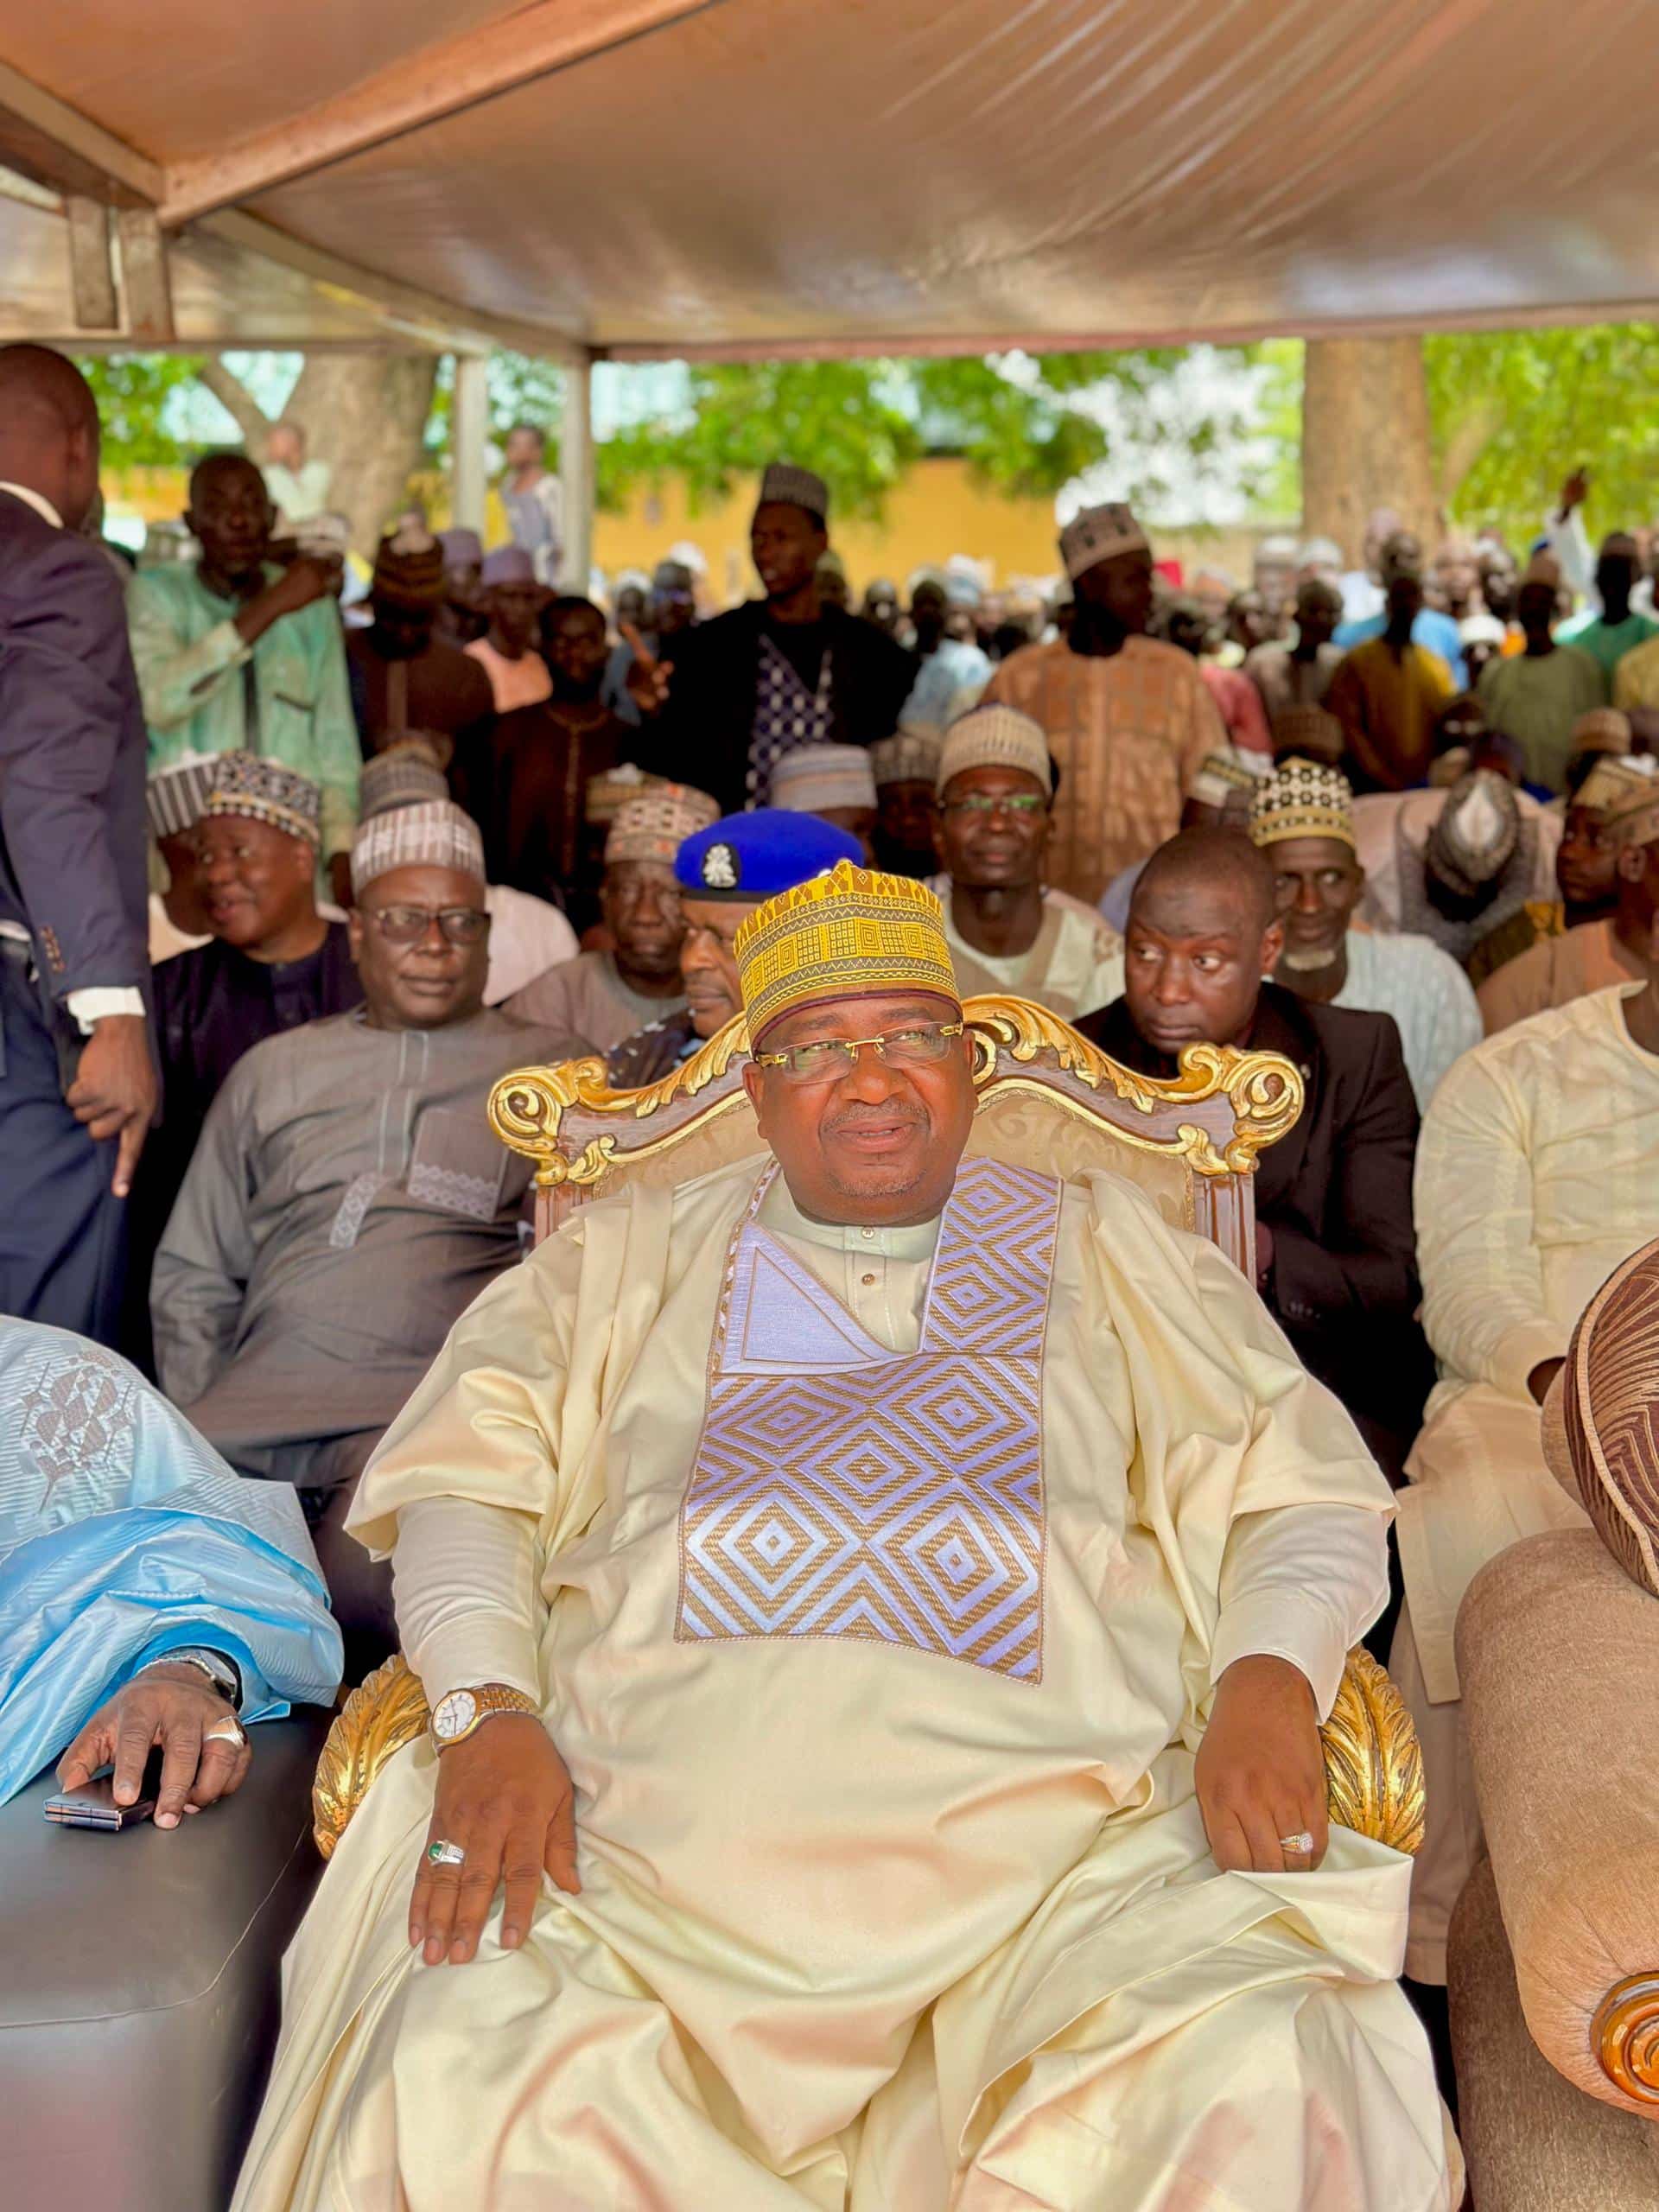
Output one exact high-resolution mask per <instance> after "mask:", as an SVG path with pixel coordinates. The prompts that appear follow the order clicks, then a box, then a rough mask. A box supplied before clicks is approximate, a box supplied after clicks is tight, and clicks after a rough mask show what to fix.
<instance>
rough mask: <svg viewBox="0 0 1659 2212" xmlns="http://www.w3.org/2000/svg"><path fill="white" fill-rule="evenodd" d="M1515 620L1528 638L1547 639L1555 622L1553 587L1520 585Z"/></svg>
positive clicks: (1540, 583) (1547, 584)
mask: <svg viewBox="0 0 1659 2212" xmlns="http://www.w3.org/2000/svg"><path fill="white" fill-rule="evenodd" d="M1515 619H1516V621H1517V622H1519V624H1520V625H1521V627H1522V629H1523V630H1524V631H1525V632H1526V633H1527V635H1528V637H1529V638H1547V637H1548V635H1549V633H1550V630H1551V628H1552V627H1553V626H1554V620H1555V587H1554V584H1552V583H1542V582H1535V583H1528V584H1522V587H1521V589H1520V591H1519V593H1518V594H1516V602H1515Z"/></svg>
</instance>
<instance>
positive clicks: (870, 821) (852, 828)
mask: <svg viewBox="0 0 1659 2212" xmlns="http://www.w3.org/2000/svg"><path fill="white" fill-rule="evenodd" d="M812 811H813V813H814V814H816V815H817V817H818V819H819V821H820V822H827V823H829V825H830V827H831V829H844V830H845V831H846V832H847V835H848V836H849V837H856V838H857V840H858V842H859V843H860V844H861V845H862V847H863V848H864V861H863V865H864V866H865V867H866V868H874V866H875V844H874V838H875V820H876V810H875V809H874V807H873V806H815V807H814V808H813V810H812Z"/></svg>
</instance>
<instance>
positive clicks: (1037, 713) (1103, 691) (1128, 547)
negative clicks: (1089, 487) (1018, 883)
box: [985, 500, 1227, 906]
mask: <svg viewBox="0 0 1659 2212" xmlns="http://www.w3.org/2000/svg"><path fill="white" fill-rule="evenodd" d="M1060 558H1061V560H1062V562H1063V563H1065V573H1066V575H1068V576H1069V577H1070V578H1071V584H1072V588H1073V590H1074V591H1075V593H1076V595H1077V611H1076V613H1074V615H1073V617H1072V620H1071V630H1070V632H1068V634H1067V635H1066V636H1065V637H1064V638H1057V639H1054V640H1053V642H1052V644H1049V645H1027V646H1026V648H1025V649H1024V651H1023V652H1017V653H1014V654H1011V655H1010V657H1009V658H1007V660H1005V661H1004V662H1003V663H1002V664H1001V667H1000V668H999V669H998V670H997V671H996V673H995V675H994V676H993V677H992V678H991V680H990V683H989V684H988V687H987V690H986V693H985V697H986V700H987V701H992V700H995V701H999V702H1001V704H1002V705H1004V706H1007V707H1018V708H1019V709H1020V712H1021V713H1022V714H1027V715H1031V716H1032V718H1033V721H1038V722H1039V723H1040V724H1041V725H1042V727H1043V728H1044V729H1045V730H1046V732H1047V734H1048V747H1049V751H1050V752H1051V753H1052V754H1053V756H1054V758H1055V760H1057V761H1058V764H1059V769H1060V791H1059V795H1058V799H1057V801H1056V804H1055V808H1054V831H1053V838H1052V842H1051V844H1050V846H1049V867H1050V871H1051V875H1052V880H1053V882H1054V883H1055V884H1056V885H1057V886H1058V887H1059V888H1060V889H1061V890H1063V891H1069V892H1071V894H1072V896H1073V897H1074V898H1077V899H1084V900H1086V901H1087V903H1088V904H1089V905H1090V906H1094V905H1095V904H1096V901H1097V900H1098V899H1099V898H1100V895H1101V893H1102V892H1103V891H1104V890H1105V888H1106V887H1107V885H1108V884H1109V883H1110V881H1111V880H1112V879H1113V877H1114V876H1116V874H1118V873H1119V871H1120V870H1121V869H1123V868H1128V867H1129V866H1130V865H1131V863H1132V862H1134V861H1140V860H1144V859H1145V858H1146V857H1147V854H1148V853H1150V852H1152V851H1154V850H1155V849H1156V848H1157V847H1158V846H1160V845H1161V844H1162V843H1163V842H1164V841H1165V839H1166V838H1168V837H1173V836H1174V834H1175V832H1176V830H1177V829H1179V826H1180V818H1181V795H1182V793H1183V792H1184V791H1185V789H1186V787H1187V785H1188V784H1189V783H1190V782H1191V781H1192V777H1193V775H1194V774H1195V773H1196V772H1197V771H1198V767H1199V766H1201V765H1202V763H1203V761H1204V760H1205V758H1206V756H1207V755H1208V754H1210V753H1219V752H1222V751H1224V750H1225V748H1226V744H1227V733H1226V730H1225V729H1224V728H1223V726H1222V720H1221V716H1220V715H1219V714H1218V713H1217V710H1216V706H1215V702H1214V701H1213V700H1212V699H1211V696H1210V692H1209V689H1208V687H1207V686H1206V685H1205V681H1204V678H1203V677H1201V676H1200V675H1199V673H1198V663H1197V662H1196V661H1195V660H1193V659H1192V657H1191V656H1190V655H1189V654H1186V653H1184V652H1178V651H1177V649H1176V648H1175V647H1174V646H1173V645H1162V644H1160V642H1159V641H1158V640H1157V639H1153V638H1149V637H1147V622H1148V620H1150V618H1151V614H1152V549H1151V547H1150V546H1149V545H1148V544H1147V537H1146V532H1145V531H1143V530H1142V529H1141V525H1140V524H1139V523H1138V522H1137V521H1136V520H1135V516H1134V515H1133V513H1132V512H1130V510H1129V509H1128V507H1127V506H1125V505H1122V502H1121V501H1117V500H1114V501H1111V502H1110V503H1109V504H1108V505H1104V506H1098V507H1085V508H1084V511H1083V512H1082V513H1081V514H1080V515H1077V516H1075V517H1074V518H1072V520H1071V522H1069V523H1068V524H1066V526H1065V529H1064V530H1063V531H1061V532H1060Z"/></svg>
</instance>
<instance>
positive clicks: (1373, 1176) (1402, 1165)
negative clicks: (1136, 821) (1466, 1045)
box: [1077, 829, 1432, 1484]
mask: <svg viewBox="0 0 1659 2212" xmlns="http://www.w3.org/2000/svg"><path fill="white" fill-rule="evenodd" d="M1283 948H1284V930H1283V926H1282V925H1281V923H1280V921H1279V919H1278V917H1277V915H1276V912H1275V911H1274V879H1273V871H1272V869H1271V868H1269V867H1268V864H1267V862H1266V861H1265V859H1264V858H1263V856H1262V855H1261V854H1260V853H1259V852H1257V850H1256V849H1255V847H1254V846H1253V845H1251V844H1249V842H1247V841H1246V840H1245V839H1244V838H1243V837H1241V836H1237V835H1236V834H1235V833H1234V832H1233V831H1231V830H1226V829H1187V830H1183V831H1182V833H1181V834H1180V836H1178V837H1173V838H1172V839H1171V840H1170V842H1168V843H1167V844H1166V845H1163V846H1160V848H1159V849H1158V851H1157V852H1155V853H1154V855H1153V856H1152V858H1151V859H1150V860H1149V861H1147V865H1146V868H1145V869H1144V870H1143V871H1142V873H1141V878H1140V880H1139V881H1138V882H1137V883H1136V885H1135V897H1134V901H1133V904H1132V905H1131V906H1130V909H1129V926H1128V937H1127V939H1126V942H1125V946H1124V976H1125V982H1124V995H1123V996H1122V998H1121V999H1116V1000H1114V1001H1113V1002H1112V1004H1111V1005H1110V1006H1109V1007H1103V1008H1102V1009H1101V1011H1100V1012H1099V1013H1097V1014H1086V1015H1084V1018H1083V1019H1082V1020H1080V1021H1079V1022H1078V1023H1077V1027H1078V1028H1079V1029H1080V1030H1081V1031H1082V1032H1083V1033H1084V1036H1085V1037H1089V1038H1092V1039H1093V1040H1094V1042H1095V1043H1096V1045H1098V1046H1100V1048H1101V1050H1102V1051H1103V1052H1107V1053H1109V1055H1110V1056H1111V1058H1113V1059H1115V1060H1117V1061H1119V1062H1121V1063H1122V1065H1124V1066H1126V1067H1131V1068H1134V1069H1135V1070H1137V1071H1139V1072H1140V1073H1141V1074H1142V1075H1151V1076H1159V1077H1168V1076H1173V1075H1174V1074H1175V1073H1176V1072H1177V1068H1178V1063H1179V1055H1180V1052H1181V1051H1182V1049H1183V1047H1184V1046H1187V1045H1192V1044H1198V1043H1207V1044H1212V1045H1237V1046H1242V1047H1245V1048H1248V1049H1249V1050H1250V1051H1254V1052H1281V1053H1282V1054H1283V1055H1284V1057H1285V1058H1287V1059H1288V1060H1290V1061H1291V1062H1292V1063H1293V1064H1294V1065H1295V1066H1296V1067H1297V1068H1299V1069H1300V1071H1301V1077H1302V1082H1303V1085H1304V1091H1305V1097H1304V1103H1303V1107H1302V1111H1301V1115H1300V1118H1299V1119H1298V1121H1297V1122H1296V1124H1295V1127H1294V1128H1292V1129H1291V1130H1289V1131H1288V1132H1287V1134H1286V1135H1284V1136H1283V1137H1281V1139H1280V1141H1279V1142H1278V1143H1277V1144H1274V1145H1270V1146H1269V1147H1268V1149H1267V1151H1265V1152H1264V1153H1263V1154H1262V1157H1261V1160H1260V1162H1259V1163H1258V1166H1257V1169H1256V1176H1255V1219H1256V1287H1257V1288H1258V1289H1259V1290H1260V1292H1261V1294H1262V1298H1263V1300H1265V1301H1266V1303H1267V1305H1268V1308H1269V1310H1270V1311H1271V1312H1272V1313H1273V1314H1274V1318H1275V1319H1277V1321H1278V1323H1279V1325H1280V1326H1281V1328H1282V1329H1283V1330H1284V1332H1285V1334H1286V1335H1287V1337H1288V1338H1290V1341H1291V1343H1292V1344H1294V1346H1295V1348H1296V1351H1297V1353H1298V1354H1299V1356H1300V1358H1301V1360H1302V1363H1303V1364H1304V1365H1305V1366H1306V1368H1307V1370H1309V1372H1310V1373H1311V1374H1313V1375H1316V1376H1318V1377H1319V1380H1320V1382H1322V1383H1325V1384H1326V1385H1327V1386H1328V1387H1329V1388H1330V1389H1332V1390H1333V1391H1334V1392H1335V1393H1336V1395H1337V1396H1338V1398H1340V1399H1341V1400H1342V1402H1343V1403H1344V1405H1345V1406H1346V1407H1347V1408H1348V1411H1349V1412H1350V1414H1352V1416H1353V1418H1354V1421H1355V1422H1356V1424H1357V1427H1358V1428H1359V1429H1360V1432H1361V1433H1362V1434H1363V1436H1364V1439H1365V1441H1366V1443H1367V1444H1368V1445H1369V1446H1370V1448H1371V1450H1372V1452H1374V1453H1375V1454H1376V1459H1377V1461H1378V1463H1379V1465H1381V1466H1382V1467H1383V1471H1384V1472H1385V1473H1386V1474H1387V1475H1388V1476H1389V1479H1390V1480H1391V1481H1392V1482H1394V1483H1395V1484H1398V1483H1399V1482H1400V1481H1401V1480H1402V1469H1403V1465H1404V1461H1405V1456H1406V1453H1407V1452H1408V1450H1409V1449H1410V1447H1411V1443H1412V1440H1413V1438H1414V1436H1415V1434H1416V1433H1417V1428H1418V1426H1419V1423H1420V1421H1421V1414H1422V1409H1423V1400H1424V1398H1425V1396H1426V1395H1427V1389H1428V1385H1429V1383H1430V1381H1431V1380H1432V1376H1431V1372H1430V1368H1429V1362H1428V1352H1427V1345H1426V1344H1425V1343H1424V1341H1423V1335H1422V1332H1421V1329H1420V1328H1419V1327H1418V1325H1417V1322H1416V1319H1415V1314H1416V1310H1417V1304H1418V1300H1419V1298H1420V1297H1421V1287H1420V1285H1419V1283H1418V1280H1417V1260H1416V1239H1415V1236H1414V1231H1413V1227H1412V1211H1411V1171H1412V1160H1413V1155H1414V1152H1415V1150H1416V1145H1417V1106H1416V1101H1415V1099H1414V1096H1413V1095H1412V1089H1411V1083H1410V1079H1409V1077H1408V1075H1407V1073H1406V1064H1405V1058H1404V1055H1403V1053H1402V1050H1401V1045H1400V1033H1399V1031H1398V1030H1397V1029H1396V1028H1395V1025H1394V1022H1393V1020H1392V1018H1391V1017H1390V1016H1389V1015H1388V1014H1361V1013H1357V1012H1352V1011H1350V1010H1349V1009H1347V1008H1345V1007H1334V1006H1316V1005H1314V1004H1313V1003H1312V1001H1308V1000H1306V999H1299V998H1298V997H1297V996H1296V995H1295V994H1294V992H1293V991H1287V990H1285V989H1282V988H1281V987H1280V985H1278V984H1277V983H1268V982H1263V981H1262V976H1263V973H1264V971H1265V972H1267V973H1271V971H1272V970H1273V969H1274V967H1275V966H1276V965H1277V963H1278V960H1279V956H1280V954H1281V951H1282V950H1283Z"/></svg>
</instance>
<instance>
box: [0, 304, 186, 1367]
mask: <svg viewBox="0 0 1659 2212" xmlns="http://www.w3.org/2000/svg"><path fill="white" fill-rule="evenodd" d="M98 461H99V423H98V409H97V405H96V404H95V403H94V401H93V398H92V390H91V387H90V386H89V385H87V383H86V379H85V378H84V377H82V376H81V375H80V373H79V371H78V370H77V369H76V368H75V367H74V366H73V365H72V364H71V363H70V362H68V361H67V360H66V359H64V358H63V356H62V355H61V354H60V353H52V352H51V351H50V350H49V349H48V348H47V347H45V346H4V347H0V1312H3V1313H14V1314H16V1315H18V1316H19V1317H20V1318H21V1319H24V1320H31V1321H44V1322H48V1323H51V1324H54V1325H56V1326H57V1327H60V1328H65V1329H73V1330H74V1331H76V1332H78V1333H79V1334H80V1335H82V1336H90V1337H96V1338H100V1339H101V1340H102V1341H103V1342H105V1343H106V1344H112V1343H113V1342H114V1341H115V1339H116V1338H117V1335H118V1331H119V1326H120V1309H121V1295H122V1283H123V1274H124V1249H125V1206H124V1200H125V1198H126V1196H127V1192H128V1191H129V1190H130V1187H131V1182H132V1173H133V1169H134V1166H136V1164H137V1159H138V1154H139V1151H140V1149H141V1148H142V1147H143V1141H144V1136H145V1133H146V1131H147V1130H148V1128H149V1123H150V1121H151V1119H152V1117H153V1116H154V1114H155V1111H156V1067H155V1061H154V1058H153V1055H152V1052H151V1046H150V1036H149V1014H148V1005H147V1000H148V993H149V957H148V951H147V912H146V897H147V885H146V880H145V835H146V829H145V815H144V758H145V740H144V722H143V712H142V710H141V709H140V706H139V702H138V685H137V678H136V677H134V674H133V669H132V656H131V653H130V650H129V647H128V644H127V622H126V612H125V607H124V603H123V598H122V590H121V582H120V577H119V575H118V572H117V569H116V568H115V565H114V563H112V562H111V561H110V560H108V559H107V558H106V557H105V555H104V554H103V553H102V552H100V551H99V549H98V547H97V546H96V545H95V544H92V543H90V542H89V541H88V540H87V539H86V538H84V537H79V536H78V535H77V532H78V531H79V527H80V524H82V522H83V521H84V520H85V518H86V514H87V512H88V511H89V509H90V508H91V506H92V501H93V498H94V496H95V494H96V493H97V490H98Z"/></svg>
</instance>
